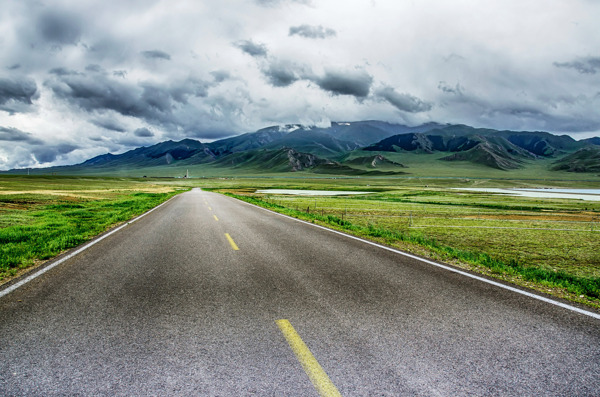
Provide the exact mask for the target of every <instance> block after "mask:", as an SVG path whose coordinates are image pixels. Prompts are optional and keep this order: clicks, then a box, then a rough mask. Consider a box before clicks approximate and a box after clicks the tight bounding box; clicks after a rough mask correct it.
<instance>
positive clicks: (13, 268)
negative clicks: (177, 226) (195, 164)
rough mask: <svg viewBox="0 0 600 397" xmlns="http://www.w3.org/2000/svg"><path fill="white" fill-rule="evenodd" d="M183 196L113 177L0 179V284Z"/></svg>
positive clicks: (171, 190)
mask: <svg viewBox="0 0 600 397" xmlns="http://www.w3.org/2000/svg"><path fill="white" fill-rule="evenodd" d="M180 191H181V190H176V189H175V188H165V187H164V186H160V185H151V184H149V183H147V182H146V183H142V182H139V181H135V180H126V179H115V178H65V177H49V178H48V177H43V178H40V177H0V280H2V279H4V278H6V277H8V276H12V275H15V274H17V273H18V271H19V270H21V269H26V268H28V267H30V266H32V265H34V264H36V263H39V262H41V261H44V260H47V259H50V258H52V257H54V256H56V255H58V254H60V253H61V252H63V251H65V250H67V249H69V248H73V247H76V246H78V245H80V244H82V243H84V242H86V241H88V240H90V239H91V238H93V237H94V236H96V235H98V234H100V233H102V232H104V231H106V230H108V229H109V228H111V227H113V226H114V225H116V224H119V223H120V222H124V221H127V220H129V219H131V218H133V217H135V216H137V215H140V214H142V213H143V212H145V211H147V210H149V209H151V208H153V207H155V206H157V205H158V204H160V203H162V202H164V201H165V200H167V199H168V198H170V197H172V196H173V195H175V194H176V193H177V192H180Z"/></svg>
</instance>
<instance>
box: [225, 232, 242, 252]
mask: <svg viewBox="0 0 600 397" xmlns="http://www.w3.org/2000/svg"><path fill="white" fill-rule="evenodd" d="M225 237H227V240H228V241H229V244H231V248H233V249H234V251H239V248H238V246H237V245H236V244H235V241H233V239H232V238H231V236H230V235H229V233H225Z"/></svg>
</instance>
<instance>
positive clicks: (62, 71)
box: [48, 67, 79, 76]
mask: <svg viewBox="0 0 600 397" xmlns="http://www.w3.org/2000/svg"><path fill="white" fill-rule="evenodd" d="M48 73H49V74H54V75H57V76H69V75H74V74H79V73H78V72H76V71H75V70H71V69H67V68H63V67H59V68H53V69H50V70H49V71H48Z"/></svg>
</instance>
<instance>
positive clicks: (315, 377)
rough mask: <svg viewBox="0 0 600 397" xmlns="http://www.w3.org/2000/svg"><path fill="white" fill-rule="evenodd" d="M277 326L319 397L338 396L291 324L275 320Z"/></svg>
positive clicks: (337, 392)
mask: <svg viewBox="0 0 600 397" xmlns="http://www.w3.org/2000/svg"><path fill="white" fill-rule="evenodd" d="M275 323H277V326H278V327H279V329H280V330H281V332H282V333H283V336H284V337H285V339H286V340H287V342H288V344H289V345H290V347H291V348H292V351H293V352H294V354H295V355H296V358H297V359H298V361H300V364H302V368H304V372H306V374H307V375H308V377H309V378H310V381H311V382H312V384H313V386H314V387H315V389H317V392H318V393H319V395H320V396H321V397H329V396H340V397H341V394H340V392H339V391H338V389H337V388H336V387H335V385H334V384H333V382H332V381H331V379H329V376H327V374H326V373H325V371H324V370H323V368H322V367H321V365H320V364H319V362H318V361H317V359H316V358H315V357H314V356H313V355H312V353H311V352H310V350H309V349H308V346H306V344H305V343H304V341H303V340H302V338H300V335H298V333H297V332H296V330H295V329H294V327H292V324H290V322H289V321H288V320H277V321H275Z"/></svg>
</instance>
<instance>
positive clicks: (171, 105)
mask: <svg viewBox="0 0 600 397" xmlns="http://www.w3.org/2000/svg"><path fill="white" fill-rule="evenodd" d="M214 84H216V83H209V82H205V81H202V80H199V79H192V78H189V79H186V80H179V81H178V80H175V81H173V82H172V83H170V84H169V85H160V84H155V83H139V84H131V83H128V82H127V80H123V79H118V80H117V79H114V78H111V77H109V76H107V75H99V76H93V77H90V76H83V75H82V76H79V75H78V76H71V75H69V76H60V77H59V78H57V79H55V80H53V81H49V82H47V83H46V86H48V87H49V88H50V89H51V90H52V92H53V93H54V96H55V97H56V98H59V99H62V100H64V101H66V102H68V103H70V104H72V105H75V106H77V107H78V108H80V109H82V110H84V111H87V112H95V113H97V114H102V113H104V112H106V111H114V112H117V113H119V114H121V115H123V116H130V117H137V118H140V119H142V120H145V121H146V122H148V123H150V124H158V125H163V126H168V127H175V128H177V127H180V126H184V127H185V126H186V125H187V123H188V122H191V121H189V120H187V119H185V118H180V116H181V114H178V113H177V112H178V111H180V110H181V109H183V108H184V107H186V106H188V101H189V99H190V98H192V97H206V96H207V95H208V89H209V88H210V87H212V86H213V85H214ZM98 120H100V121H98ZM193 122H197V120H194V121H193ZM93 123H95V124H96V125H99V126H101V127H103V128H108V129H113V130H115V131H118V130H120V129H123V128H121V127H120V126H116V127H115V126H113V125H111V124H110V122H106V121H104V119H96V120H95V122H94V121H93Z"/></svg>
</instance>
